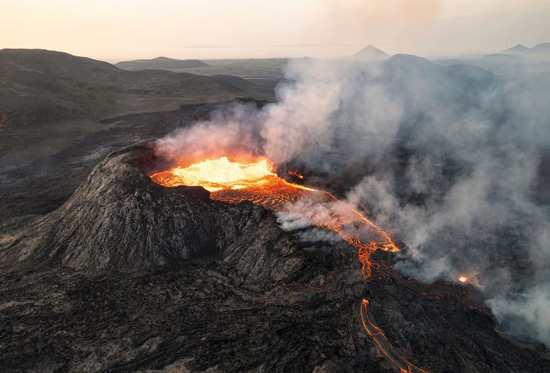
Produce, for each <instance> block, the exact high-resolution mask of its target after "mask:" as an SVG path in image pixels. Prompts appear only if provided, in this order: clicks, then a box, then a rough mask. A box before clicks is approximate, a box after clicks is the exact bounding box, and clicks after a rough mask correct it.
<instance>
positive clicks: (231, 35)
mask: <svg viewBox="0 0 550 373" xmlns="http://www.w3.org/2000/svg"><path fill="white" fill-rule="evenodd" d="M541 42H550V0H93V1H89V0H0V48H44V49H51V50H58V51H64V52H69V53H72V54H76V55H82V56H88V57H92V58H97V59H103V60H108V61H119V60H124V59H135V58H152V57H157V56H167V57H174V58H199V59H201V58H202V59H209V58H262V57H303V56H311V57H340V56H346V55H349V54H352V53H354V52H356V51H357V50H358V49H360V48H362V47H363V46H365V45H368V44H373V45H376V46H377V47H379V48H381V49H383V50H385V51H386V52H388V53H390V54H395V53H413V54H418V55H423V56H444V55H457V54H469V53H488V52H497V51H500V50H502V49H504V48H508V47H511V46H513V45H515V44H518V43H521V44H524V45H527V46H533V45H535V44H537V43H541Z"/></svg>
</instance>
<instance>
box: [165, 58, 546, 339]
mask: <svg viewBox="0 0 550 373" xmlns="http://www.w3.org/2000/svg"><path fill="white" fill-rule="evenodd" d="M546 68H547V67H546ZM533 69H534V67H533V66H530V68H529V69H526V70H528V71H531V72H532V71H534V70H533ZM548 128H550V78H544V77H541V76H540V75H538V74H523V75H519V74H518V75H517V76H514V75H511V76H510V75H507V76H500V75H496V74H492V73H490V72H488V71H486V70H483V69H481V68H478V67H474V66H467V65H452V66H444V65H440V64H436V63H432V62H430V61H428V60H424V59H421V58H418V57H414V56H404V55H398V56H394V57H392V58H390V59H388V60H385V61H382V62H377V63H364V62H358V61H320V60H310V59H302V60H296V61H293V62H291V63H290V64H289V66H288V68H287V71H286V82H285V83H284V84H282V85H281V86H280V87H279V88H278V100H277V102H276V103H274V104H271V105H267V106H266V107H265V108H264V109H262V110H261V111H255V110H253V109H251V108H249V107H241V108H239V107H237V108H235V110H233V113H231V114H226V115H222V114H219V115H218V116H217V117H216V116H215V117H214V118H213V120H212V121H209V122H205V123H199V124H198V125H196V126H194V127H192V128H190V129H185V130H182V132H180V133H177V134H175V135H174V136H172V137H169V138H167V139H164V140H161V141H160V142H159V150H160V151H161V153H162V154H164V155H165V156H167V157H172V159H177V158H178V157H184V156H185V157H187V156H189V155H191V156H200V155H201V154H206V153H208V152H211V151H217V150H220V151H223V150H228V149H231V148H233V147H235V146H237V147H240V148H241V149H243V150H246V151H249V152H253V153H263V154H265V155H267V156H268V157H269V158H270V159H272V160H273V161H274V162H276V163H277V164H284V163H287V162H290V163H293V164H297V165H300V166H303V167H304V168H305V169H306V170H307V171H308V172H310V173H313V174H315V173H327V172H328V173H330V175H331V178H333V179H334V180H336V181H337V182H339V183H341V184H342V185H344V186H345V187H346V188H347V190H348V194H347V201H348V202H349V203H351V204H352V205H353V206H356V207H358V208H362V209H365V210H367V211H368V212H369V216H370V217H371V218H372V219H373V220H374V223H375V224H377V225H378V226H381V227H382V228H384V229H385V230H386V231H389V232H391V233H392V234H393V235H395V237H397V238H399V239H400V240H402V241H403V242H405V244H406V249H405V250H403V252H402V253H401V254H400V258H399V261H398V263H397V264H396V268H397V269H398V270H400V271H401V272H402V273H404V274H405V275H408V276H411V277H415V278H418V279H421V280H423V281H428V282H430V281H436V280H456V278H457V276H458V275H460V274H466V275H468V276H471V277H474V278H476V280H477V281H478V283H479V287H480V289H481V290H482V291H484V292H485V294H486V297H487V299H488V304H489V306H491V307H492V309H493V311H494V313H495V315H496V316H497V317H498V318H499V320H501V322H502V323H503V325H505V326H506V327H507V328H508V330H510V331H511V332H512V333H514V334H515V335H517V336H520V337H529V338H532V339H536V340H539V341H542V342H544V343H546V344H547V345H549V346H550V329H549V328H548V325H549V324H550V322H549V317H550V316H549V311H548V309H549V306H550V271H549V270H548V268H550V223H549V222H550V217H549V216H550V213H549V208H548V204H549V201H548V197H544V196H545V194H544V190H548V188H549V187H550V179H549V178H548V176H545V175H548V173H549V172H550V171H549V170H543V169H541V167H540V162H541V160H544V159H548V157H549V154H550V132H549V131H548ZM547 164H548V163H547ZM541 170H542V171H541ZM541 183H546V184H541ZM541 191H542V192H541ZM545 198H546V199H545ZM299 207H300V206H296V208H299ZM319 209H321V210H318V209H315V208H312V207H311V206H309V207H307V208H304V209H301V210H300V212H299V213H297V214H295V215H292V214H290V215H287V216H286V217H279V218H280V221H281V223H282V226H283V228H285V229H289V230H294V229H300V228H303V227H304V226H305V225H307V224H308V223H307V221H309V222H312V221H313V222H314V221H315V219H316V214H323V213H326V211H322V206H319ZM304 211H307V212H308V214H309V215H311V216H309V215H308V216H307V217H306V218H304V215H303V214H304Z"/></svg>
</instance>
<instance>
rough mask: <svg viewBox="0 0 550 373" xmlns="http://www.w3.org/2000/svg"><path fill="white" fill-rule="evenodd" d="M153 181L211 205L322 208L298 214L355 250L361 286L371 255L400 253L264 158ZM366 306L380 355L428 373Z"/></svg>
mask: <svg viewBox="0 0 550 373" xmlns="http://www.w3.org/2000/svg"><path fill="white" fill-rule="evenodd" d="M291 172H292V173H291ZM289 174H291V175H294V176H296V177H298V178H303V176H302V175H300V174H299V173H297V172H295V171H289ZM151 180H153V181H154V182H155V183H157V184H160V185H163V186H166V187H175V186H179V185H188V186H202V187H204V188H205V189H207V190H209V191H210V192H211V193H210V198H211V199H213V200H216V201H223V202H228V203H240V202H244V201H250V202H252V203H254V204H257V205H261V206H263V207H264V208H266V209H269V210H273V211H280V212H285V211H286V212H292V213H294V212H295V211H294V209H293V208H292V207H293V206H296V203H297V202H299V201H300V202H301V201H305V202H311V206H317V207H318V206H321V207H322V212H323V213H322V214H317V215H314V216H310V217H309V218H308V217H307V216H305V215H307V212H308V211H305V210H308V208H305V209H303V210H298V211H299V212H301V213H302V214H303V215H304V218H306V219H308V220H309V222H310V223H311V224H312V225H315V226H318V227H321V228H325V229H328V230H331V231H333V232H336V233H338V234H339V235H340V236H341V237H342V238H343V239H344V240H345V241H346V242H347V243H349V244H350V245H352V246H354V247H355V248H356V249H357V253H358V257H359V262H360V263H361V266H362V274H363V278H364V279H365V280H368V279H369V278H370V277H371V274H372V273H371V272H372V269H371V267H372V261H371V255H372V253H374V252H375V251H376V250H384V251H388V252H397V251H399V249H398V248H397V246H396V245H395V244H394V243H393V241H392V240H391V238H390V237H389V235H388V234H387V233H386V232H384V231H383V230H382V229H381V228H379V227H378V226H376V225H375V224H373V223H372V222H371V221H370V220H368V219H367V218H366V217H365V216H363V215H362V214H361V213H360V212H359V211H357V210H355V209H354V208H353V207H352V206H350V205H349V204H347V203H345V202H342V201H339V200H338V199H337V198H336V197H335V196H333V195H332V194H331V193H329V192H325V191H321V190H317V189H313V188H308V187H305V186H303V185H298V184H292V183H289V182H287V181H285V180H283V179H282V178H280V177H279V176H278V175H277V174H276V172H275V167H274V165H273V163H272V162H270V161H269V160H268V159H267V158H264V157H256V158H254V157H248V158H243V157H242V156H241V157H239V159H238V161H237V160H230V159H229V158H227V157H221V158H218V159H207V160H203V161H200V162H197V163H193V164H191V165H186V166H185V167H175V168H172V169H170V170H167V171H163V172H158V173H155V174H153V175H151ZM308 206H309V205H308ZM308 216H309V215H308ZM368 304H369V302H368V300H366V299H365V300H363V303H362V312H361V319H362V322H363V327H364V328H365V330H366V331H367V333H368V334H369V336H370V337H371V338H372V340H373V341H374V343H375V344H376V345H377V347H378V348H379V349H380V350H381V351H382V353H383V354H384V355H385V356H386V357H387V358H388V360H389V361H391V362H392V364H394V365H395V366H396V367H398V368H399V369H400V371H401V372H403V373H413V372H420V373H421V372H426V371H424V370H422V369H419V368H417V367H415V366H414V365H412V364H410V363H409V362H407V360H406V359H405V358H404V357H403V356H402V355H400V354H399V353H398V352H396V351H395V349H394V348H393V347H392V346H391V344H390V343H389V342H388V340H387V339H386V337H385V335H384V333H383V332H382V330H381V329H380V328H378V327H377V326H376V325H374V324H373V323H372V322H371V321H370V319H369V318H368V309H367V306H368Z"/></svg>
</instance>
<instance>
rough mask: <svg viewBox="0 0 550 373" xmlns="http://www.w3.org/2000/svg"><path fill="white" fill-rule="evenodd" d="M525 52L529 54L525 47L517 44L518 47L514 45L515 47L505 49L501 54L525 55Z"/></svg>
mask: <svg viewBox="0 0 550 373" xmlns="http://www.w3.org/2000/svg"><path fill="white" fill-rule="evenodd" d="M526 52H529V48H527V47H526V46H524V45H522V44H518V45H516V46H515V47H512V48H508V49H506V50H505V51H503V52H502V53H506V54H522V53H526Z"/></svg>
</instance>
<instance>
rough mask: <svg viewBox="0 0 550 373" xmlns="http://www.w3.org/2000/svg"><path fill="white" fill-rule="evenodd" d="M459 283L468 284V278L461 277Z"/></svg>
mask: <svg viewBox="0 0 550 373" xmlns="http://www.w3.org/2000/svg"><path fill="white" fill-rule="evenodd" d="M458 281H460V282H462V283H464V282H468V277H466V276H460V277H459V278H458Z"/></svg>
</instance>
